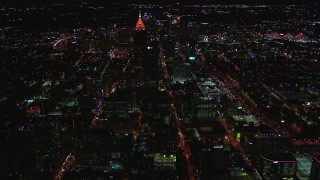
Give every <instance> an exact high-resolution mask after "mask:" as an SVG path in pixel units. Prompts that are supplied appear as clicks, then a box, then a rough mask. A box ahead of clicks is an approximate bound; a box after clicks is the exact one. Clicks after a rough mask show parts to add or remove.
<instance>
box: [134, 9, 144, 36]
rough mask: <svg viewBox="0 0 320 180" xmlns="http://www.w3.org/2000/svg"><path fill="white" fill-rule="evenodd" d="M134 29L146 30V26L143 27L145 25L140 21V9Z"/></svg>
mask: <svg viewBox="0 0 320 180" xmlns="http://www.w3.org/2000/svg"><path fill="white" fill-rule="evenodd" d="M135 30H136V31H144V30H146V27H145V25H144V23H143V21H142V18H141V10H139V19H138V21H137V23H136V26H135Z"/></svg>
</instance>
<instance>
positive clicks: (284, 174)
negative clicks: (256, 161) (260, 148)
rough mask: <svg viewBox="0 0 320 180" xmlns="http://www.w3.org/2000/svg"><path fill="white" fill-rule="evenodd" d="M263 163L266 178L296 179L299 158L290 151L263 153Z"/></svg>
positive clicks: (263, 172) (262, 171) (272, 179)
mask: <svg viewBox="0 0 320 180" xmlns="http://www.w3.org/2000/svg"><path fill="white" fill-rule="evenodd" d="M261 163H262V165H261V174H262V177H263V179H265V180H274V179H292V180H293V179H296V173H297V160H296V158H295V157H294V156H293V155H292V154H290V153H272V154H268V155H262V156H261Z"/></svg>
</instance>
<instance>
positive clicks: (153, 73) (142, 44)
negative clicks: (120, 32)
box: [134, 11, 159, 88]
mask: <svg viewBox="0 0 320 180" xmlns="http://www.w3.org/2000/svg"><path fill="white" fill-rule="evenodd" d="M134 49H135V59H136V61H137V62H138V63H139V64H140V65H141V67H142V69H143V74H144V80H145V82H146V87H152V88H157V87H158V84H159V83H158V82H159V81H158V74H159V73H158V72H159V47H158V45H157V44H150V43H148V38H147V32H146V27H145V25H144V23H143V20H142V17H141V11H139V18H138V21H137V23H136V25H135V34H134Z"/></svg>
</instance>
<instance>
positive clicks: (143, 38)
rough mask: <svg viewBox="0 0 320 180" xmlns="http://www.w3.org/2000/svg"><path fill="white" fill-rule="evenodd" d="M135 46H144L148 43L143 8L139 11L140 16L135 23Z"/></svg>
mask: <svg viewBox="0 0 320 180" xmlns="http://www.w3.org/2000/svg"><path fill="white" fill-rule="evenodd" d="M134 29H135V33H134V46H135V48H138V47H144V46H146V44H147V32H146V27H145V25H144V23H143V21H142V18H141V10H140V11H139V18H138V21H137V23H136V25H135V28H134Z"/></svg>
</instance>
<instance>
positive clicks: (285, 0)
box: [0, 0, 319, 6]
mask: <svg viewBox="0 0 320 180" xmlns="http://www.w3.org/2000/svg"><path fill="white" fill-rule="evenodd" d="M83 1H84V2H94V3H99V4H103V5H105V4H110V2H124V3H161V4H168V3H176V2H180V3H183V4H184V3H186V4H247V5H251V4H276V5H282V4H283V5H285V4H315V3H316V2H317V0H0V4H1V5H6V4H8V5H11V6H15V5H28V4H35V5H37V4H50V3H54V2H73V3H80V2H83ZM318 4H319V3H318Z"/></svg>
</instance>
